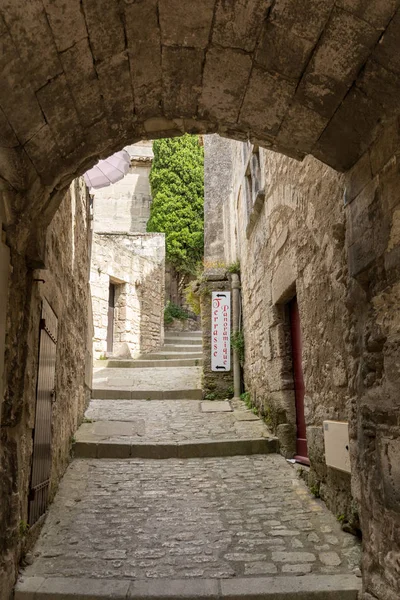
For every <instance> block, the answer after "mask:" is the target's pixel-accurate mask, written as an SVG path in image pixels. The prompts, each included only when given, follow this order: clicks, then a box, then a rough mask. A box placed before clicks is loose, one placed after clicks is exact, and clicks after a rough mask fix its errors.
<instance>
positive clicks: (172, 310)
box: [164, 302, 189, 324]
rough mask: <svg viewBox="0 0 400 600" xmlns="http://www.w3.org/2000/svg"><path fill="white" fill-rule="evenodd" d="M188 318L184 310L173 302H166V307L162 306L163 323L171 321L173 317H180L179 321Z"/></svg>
mask: <svg viewBox="0 0 400 600" xmlns="http://www.w3.org/2000/svg"><path fill="white" fill-rule="evenodd" d="M188 318H189V315H188V313H187V312H186V310H183V308H181V307H180V306H178V305H177V304H174V303H173V302H167V305H166V307H165V308H164V323H165V324H168V323H172V321H173V320H174V319H180V320H181V321H186V319H188Z"/></svg>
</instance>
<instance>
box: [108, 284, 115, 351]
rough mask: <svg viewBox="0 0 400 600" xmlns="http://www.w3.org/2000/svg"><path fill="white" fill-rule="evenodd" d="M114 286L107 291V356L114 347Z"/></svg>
mask: <svg viewBox="0 0 400 600" xmlns="http://www.w3.org/2000/svg"><path fill="white" fill-rule="evenodd" d="M114 313H115V284H114V283H111V281H110V287H109V290H108V322H107V354H112V351H113V346H114Z"/></svg>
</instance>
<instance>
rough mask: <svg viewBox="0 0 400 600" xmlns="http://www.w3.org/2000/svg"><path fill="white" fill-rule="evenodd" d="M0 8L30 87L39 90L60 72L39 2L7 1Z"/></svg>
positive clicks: (41, 5) (60, 68)
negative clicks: (30, 84)
mask: <svg viewBox="0 0 400 600" xmlns="http://www.w3.org/2000/svg"><path fill="white" fill-rule="evenodd" d="M1 9H2V11H3V14H4V16H5V18H6V23H7V27H8V30H9V32H10V33H11V36H12V38H13V41H14V44H15V45H16V47H18V52H19V55H20V57H21V59H22V61H23V62H24V64H25V69H26V73H27V75H28V77H29V79H30V81H31V83H32V86H33V88H34V89H35V90H36V89H39V88H41V87H42V86H43V85H45V84H46V83H47V82H48V81H49V80H50V79H52V78H53V77H55V76H56V75H59V74H60V73H61V72H62V66H61V62H60V59H59V56H58V54H57V49H56V46H55V43H54V41H53V40H52V34H51V30H50V27H49V23H48V20H47V17H46V13H45V11H44V8H43V3H42V2H40V1H38V0H32V1H31V2H29V3H28V4H26V3H24V4H23V5H22V4H20V3H16V2H12V1H11V0H7V1H4V2H2V6H1ZM32 49H34V51H32Z"/></svg>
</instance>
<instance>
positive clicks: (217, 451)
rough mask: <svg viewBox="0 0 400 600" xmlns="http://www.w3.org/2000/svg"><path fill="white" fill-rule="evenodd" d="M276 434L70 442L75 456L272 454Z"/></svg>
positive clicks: (169, 456)
mask: <svg viewBox="0 0 400 600" xmlns="http://www.w3.org/2000/svg"><path fill="white" fill-rule="evenodd" d="M278 451H279V445H278V440H277V438H255V439H230V440H194V441H192V442H175V443H163V442H155V443H146V442H141V443H133V444H132V443H129V442H112V441H110V442H96V441H91V440H88V441H85V440H79V441H77V442H76V443H75V444H74V457H75V458H149V459H166V458H207V457H208V458H212V457H220V456H240V455H245V456H249V455H252V454H274V453H276V452H278Z"/></svg>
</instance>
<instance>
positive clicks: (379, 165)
mask: <svg viewBox="0 0 400 600" xmlns="http://www.w3.org/2000/svg"><path fill="white" fill-rule="evenodd" d="M399 148H400V131H399V120H398V118H396V119H394V120H393V121H392V123H389V124H388V125H386V126H385V127H384V128H383V130H382V132H381V133H380V135H379V136H378V137H377V139H376V140H375V142H374V143H373V144H372V146H371V148H370V150H369V155H370V160H371V169H372V175H373V176H375V175H376V174H377V173H379V171H381V170H382V169H383V167H384V166H385V165H386V163H387V162H388V161H389V159H390V158H391V157H392V156H393V155H394V153H395V152H396V151H397V150H398V149H399Z"/></svg>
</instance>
